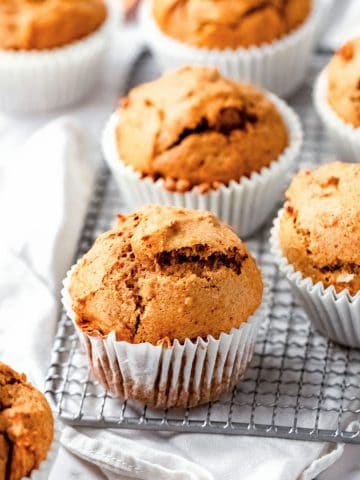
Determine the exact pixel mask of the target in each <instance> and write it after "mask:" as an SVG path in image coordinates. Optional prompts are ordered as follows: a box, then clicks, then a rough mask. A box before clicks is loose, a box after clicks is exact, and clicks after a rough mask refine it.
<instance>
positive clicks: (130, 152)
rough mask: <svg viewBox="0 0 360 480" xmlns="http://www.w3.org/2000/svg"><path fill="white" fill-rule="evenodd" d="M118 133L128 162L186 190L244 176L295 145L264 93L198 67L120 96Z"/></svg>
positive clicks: (164, 76) (125, 161)
mask: <svg viewBox="0 0 360 480" xmlns="http://www.w3.org/2000/svg"><path fill="white" fill-rule="evenodd" d="M116 138H117V146H118V151H119V155H120V158H121V160H122V161H123V162H124V163H125V164H127V165H131V166H132V167H133V168H134V169H135V170H136V171H138V172H140V173H141V174H143V175H144V176H151V177H153V178H154V179H158V178H163V179H166V180H169V181H166V182H165V187H167V186H168V185H169V183H170V186H171V182H173V185H172V188H174V189H178V190H180V191H186V190H187V189H191V188H192V187H193V186H195V185H200V184H204V183H205V184H211V185H213V184H214V182H219V183H225V184H227V183H228V182H229V181H230V180H235V181H239V180H240V178H241V177H242V176H249V175H250V174H251V173H252V172H258V171H260V170H261V169H262V168H263V167H267V166H268V165H269V164H270V163H271V162H272V161H274V160H276V159H277V158H278V157H279V155H280V154H281V153H282V152H283V151H284V149H285V148H286V146H287V144H288V134H287V128H286V126H285V124H284V121H283V119H282V117H281V116H280V114H279V112H278V111H277V109H276V107H275V105H274V104H273V103H272V102H271V101H270V100H269V99H268V98H267V97H266V96H265V95H264V94H263V93H262V92H261V91H259V90H258V89H256V88H255V87H253V86H252V85H247V84H240V83H236V82H234V81H232V80H228V79H226V78H224V77H222V76H221V75H220V73H219V72H218V70H216V69H215V68H209V67H195V66H186V67H182V68H180V69H178V70H175V71H173V72H170V73H167V74H165V75H163V76H162V77H161V78H159V79H158V80H155V81H153V82H150V83H146V84H143V85H141V86H139V87H137V88H135V89H133V90H132V91H131V92H130V93H129V95H128V97H126V98H124V99H123V100H122V102H121V108H120V117H119V123H118V125H117V130H116ZM179 181H180V182H179ZM175 187H179V188H175ZM170 189H171V188H170Z"/></svg>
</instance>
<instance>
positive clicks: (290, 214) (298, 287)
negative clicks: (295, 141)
mask: <svg viewBox="0 0 360 480" xmlns="http://www.w3.org/2000/svg"><path fill="white" fill-rule="evenodd" d="M359 185H360V164H351V163H341V162H335V163H329V164H324V165H322V166H321V167H318V168H317V169H315V170H313V171H311V170H304V171H301V172H299V173H298V174H297V175H296V176H295V177H294V179H293V180H292V182H291V185H290V187H289V189H288V190H287V192H286V200H287V201H286V203H285V206H284V210H282V211H281V212H280V214H279V219H278V221H277V222H276V226H275V228H274V230H273V232H272V243H273V246H275V251H276V253H277V256H278V257H279V259H280V269H281V270H282V271H283V273H285V275H286V276H287V278H288V280H289V281H290V283H291V285H292V286H293V288H294V291H295V293H296V294H297V295H298V297H299V299H300V302H301V303H302V305H303V306H304V308H305V309H306V311H307V313H308V314H309V316H310V318H311V320H312V321H313V322H314V325H315V327H316V328H317V329H319V330H320V331H321V332H322V333H323V334H324V335H326V336H329V337H330V338H331V339H332V340H335V341H337V342H340V343H343V344H345V345H349V346H357V347H359V346H360V325H359V322H358V318H359V315H360V188H359Z"/></svg>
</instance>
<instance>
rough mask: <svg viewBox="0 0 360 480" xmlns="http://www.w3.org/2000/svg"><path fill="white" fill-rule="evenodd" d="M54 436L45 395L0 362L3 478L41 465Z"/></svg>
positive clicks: (0, 473)
mask: <svg viewBox="0 0 360 480" xmlns="http://www.w3.org/2000/svg"><path fill="white" fill-rule="evenodd" d="M53 437H54V420H53V417H52V413H51V410H50V407H49V404H48V403H47V401H46V398H45V397H44V395H43V394H42V393H40V392H39V391H38V390H36V389H35V388H34V387H33V386H32V385H31V384H30V383H28V382H27V381H26V377H25V375H19V374H18V373H16V372H15V371H14V370H12V369H11V368H10V367H8V366H7V365H5V364H4V363H2V362H0V480H20V479H21V478H23V477H25V476H26V477H27V476H28V475H30V473H31V472H32V471H33V470H35V469H37V468H39V466H40V463H41V462H42V461H43V460H45V458H46V457H47V454H48V451H49V449H50V445H51V442H52V440H53Z"/></svg>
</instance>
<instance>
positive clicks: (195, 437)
mask: <svg viewBox="0 0 360 480" xmlns="http://www.w3.org/2000/svg"><path fill="white" fill-rule="evenodd" d="M62 442H63V444H64V445H66V448H68V449H69V450H70V451H71V452H72V453H74V454H76V455H78V456H79V457H80V458H82V459H83V460H87V461H91V462H92V463H94V464H95V465H97V466H98V467H99V468H100V469H101V470H102V472H103V473H104V475H105V476H106V478H108V479H109V480H119V479H122V480H126V479H127V478H136V479H142V480H155V479H156V480H238V479H240V478H241V480H265V479H266V480H295V479H297V480H311V479H313V478H315V477H316V476H317V475H318V474H319V473H320V472H322V471H323V470H325V469H326V468H328V467H329V466H330V465H331V464H332V463H334V462H335V461H336V460H337V459H338V458H339V456H340V455H341V454H342V450H343V448H342V446H340V445H339V446H337V447H331V446H328V445H327V444H321V443H312V442H297V441H292V440H277V439H265V438H262V439H260V438H254V437H238V436H226V435H204V434H176V433H152V432H142V433H139V432H120V433H119V432H116V433H114V431H104V430H103V431H94V430H85V429H83V430H82V432H81V433H79V431H78V430H74V429H72V428H70V427H67V428H66V429H65V431H64V433H63V437H62Z"/></svg>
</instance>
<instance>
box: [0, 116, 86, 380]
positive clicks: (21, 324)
mask: <svg viewBox="0 0 360 480" xmlns="http://www.w3.org/2000/svg"><path fill="white" fill-rule="evenodd" d="M91 156H92V155H91V151H90V150H89V147H88V144H87V141H86V139H85V138H84V136H83V135H82V133H81V131H80V130H79V128H78V127H77V126H76V124H75V123H74V122H72V121H71V120H70V119H66V118H64V119H60V120H56V121H54V122H52V123H51V124H49V125H48V126H46V127H44V128H43V129H41V130H40V131H38V132H37V133H36V134H34V135H33V136H32V137H31V138H30V140H29V141H28V142H27V143H26V144H25V145H24V146H23V148H21V149H20V150H19V151H18V153H17V155H16V157H15V158H13V159H12V162H11V164H6V165H5V164H3V165H2V168H1V169H0V219H1V225H2V229H1V232H2V234H1V244H0V272H1V276H0V318H1V319H2V321H1V323H0V358H1V359H3V360H4V361H6V362H8V363H9V364H11V365H12V366H14V367H15V368H18V369H19V370H21V371H26V372H29V373H30V377H31V379H32V380H33V381H34V382H35V383H37V384H38V385H39V386H42V384H43V379H44V373H45V372H46V366H47V362H48V359H49V354H50V348H51V343H52V337H53V334H54V328H55V324H56V318H57V315H58V305H59V303H58V294H59V290H60V285H61V280H62V278H63V276H64V271H65V269H66V268H67V266H69V265H70V264H71V262H72V260H73V255H74V245H76V242H77V240H78V238H79V234H80V231H81V228H82V223H83V218H84V215H85V212H86V209H87V206H88V202H89V198H90V195H91V191H92V187H93V180H94V168H95V167H94V162H93V161H91Z"/></svg>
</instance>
